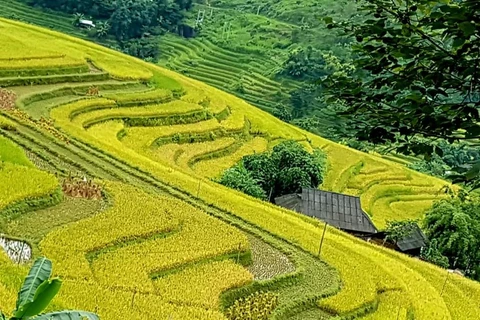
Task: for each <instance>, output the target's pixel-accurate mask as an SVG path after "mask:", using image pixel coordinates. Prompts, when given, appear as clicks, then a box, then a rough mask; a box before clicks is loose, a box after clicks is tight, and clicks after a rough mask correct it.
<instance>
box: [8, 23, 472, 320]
mask: <svg viewBox="0 0 480 320" xmlns="http://www.w3.org/2000/svg"><path fill="white" fill-rule="evenodd" d="M1 21H2V24H3V25H4V26H3V28H6V29H8V32H10V33H15V34H16V35H17V34H18V35H19V37H20V38H24V39H31V41H32V45H38V46H39V52H41V51H42V50H44V49H45V48H46V47H47V46H48V44H49V43H50V44H51V43H53V42H54V43H55V44H56V45H57V46H56V47H55V49H56V50H57V47H58V48H59V49H58V50H61V51H65V52H66V53H67V54H68V56H71V57H73V58H78V59H86V58H89V59H91V60H92V61H93V62H94V63H95V65H96V66H101V67H102V69H105V70H106V71H108V72H110V73H111V74H112V75H113V76H115V77H118V78H121V77H122V76H123V77H124V78H125V79H127V78H129V77H131V76H132V77H141V76H148V75H149V74H150V75H152V74H154V73H157V72H158V73H161V74H162V75H164V76H165V77H167V78H170V79H173V80H175V81H178V82H179V83H180V84H181V85H182V86H183V88H184V89H185V91H186V93H187V94H188V90H189V88H193V87H197V88H200V89H199V91H202V92H204V93H205V94H206V96H207V97H209V98H210V97H212V98H213V97H215V100H213V99H212V100H211V101H210V102H209V103H210V104H211V105H216V104H217V103H218V105H219V106H220V105H221V106H224V105H227V106H228V107H229V108H230V111H231V114H230V115H229V116H234V117H238V118H237V119H240V117H243V119H246V120H248V123H250V124H251V126H250V131H251V132H253V133H260V134H262V136H263V137H266V138H269V139H275V138H279V139H295V140H305V139H308V141H309V142H310V144H311V146H312V147H314V148H315V147H322V148H324V150H325V151H326V153H327V155H328V163H329V170H328V174H327V177H326V179H325V182H324V184H323V187H324V188H326V189H328V190H332V191H342V190H351V191H354V190H360V189H354V188H349V186H350V182H351V181H353V179H355V178H354V177H355V176H359V175H363V177H362V179H365V180H366V181H365V183H363V184H362V185H361V186H360V187H361V190H360V191H361V192H362V194H363V193H366V196H365V197H366V200H365V201H366V202H367V205H369V204H368V203H370V206H371V207H372V208H375V206H374V204H375V203H376V200H378V199H382V196H383V195H388V196H390V195H389V194H388V189H389V186H386V185H381V184H379V183H377V179H381V178H379V177H380V175H377V174H379V173H382V172H385V174H386V175H385V177H386V179H389V178H390V176H394V175H396V174H397V173H398V174H399V176H401V177H402V178H401V181H400V183H398V185H397V186H396V187H394V191H395V193H399V194H401V195H405V196H410V195H415V194H422V193H423V192H426V190H425V189H428V192H430V191H432V190H434V189H435V188H437V187H438V186H440V187H441V186H442V185H443V184H445V182H444V181H441V180H439V179H435V178H432V177H428V176H425V175H420V174H414V173H413V172H412V171H410V170H407V169H406V168H404V167H402V166H401V165H400V164H395V163H392V162H389V161H387V160H385V159H381V158H379V157H377V156H374V155H369V154H365V153H361V152H358V151H356V150H352V149H349V148H347V147H344V146H341V145H337V144H335V143H332V142H329V141H327V140H325V139H322V138H320V137H317V136H315V135H313V134H310V133H307V132H305V131H303V130H301V129H299V128H296V127H293V126H290V125H287V124H284V123H283V122H281V121H280V120H278V119H275V118H273V117H272V116H270V115H269V114H267V113H264V112H261V111H259V110H257V109H255V108H253V107H251V106H250V105H249V104H247V103H246V102H244V101H242V100H240V99H238V98H236V97H233V96H231V95H228V94H225V93H224V92H221V91H220V90H217V89H214V88H211V87H208V86H205V85H204V84H203V83H201V82H199V81H195V80H191V79H188V78H186V77H184V76H182V75H179V74H176V73H175V72H172V71H168V70H164V69H161V68H159V67H157V66H153V65H150V64H147V63H145V62H143V61H140V60H137V59H134V58H127V57H125V56H123V55H121V54H120V53H114V52H112V51H109V50H107V49H104V48H101V47H100V46H97V45H94V44H90V43H87V42H83V41H81V40H77V39H74V38H70V37H68V36H63V35H61V34H58V33H54V32H50V31H43V29H40V28H36V27H31V26H25V25H23V24H21V23H17V22H9V21H6V20H1ZM2 31H3V30H2ZM7 43H8V42H7ZM50 47H52V46H51V45H50ZM205 104H207V103H206V102H205ZM219 109H220V108H219ZM75 110H76V109H75V108H73V109H68V108H64V107H59V108H56V109H54V110H53V111H52V117H54V118H55V120H56V125H58V126H60V127H61V128H62V129H63V130H64V131H65V132H68V133H69V134H70V135H72V136H75V137H76V138H78V139H81V140H84V141H85V142H88V143H89V144H91V145H93V146H95V147H96V148H98V149H101V150H103V151H104V152H105V153H108V154H111V155H113V156H115V157H118V158H121V159H122V160H124V161H126V162H127V163H128V164H130V165H131V166H134V167H139V168H140V169H142V170H144V171H147V172H149V173H150V174H151V175H152V176H154V177H155V178H156V179H158V180H159V181H161V182H164V183H166V184H168V185H171V186H173V187H175V190H182V192H185V193H188V194H190V195H194V197H196V196H198V198H200V199H201V200H202V201H203V203H205V204H207V205H212V206H215V207H216V208H218V209H221V210H223V211H224V212H225V213H229V214H232V215H234V216H236V217H238V218H240V219H242V220H244V221H247V222H248V223H251V224H253V225H255V226H258V227H259V228H262V229H263V230H265V231H267V232H269V233H271V234H273V235H276V236H278V237H281V238H283V239H286V240H287V241H290V242H292V243H294V244H296V245H297V246H299V247H301V248H303V249H304V250H306V251H309V252H311V253H312V254H317V252H318V245H319V239H320V238H321V236H322V233H323V226H322V225H321V223H319V222H318V221H315V220H313V219H308V218H305V217H302V216H299V215H298V214H296V213H293V212H290V211H287V210H283V209H281V208H278V207H276V206H274V205H272V204H269V203H265V202H261V201H259V200H256V199H253V198H251V197H248V196H246V195H244V194H242V193H240V192H236V191H233V190H230V189H228V188H225V187H223V186H219V185H217V184H215V183H214V182H212V181H209V180H207V179H204V180H201V182H202V183H201V185H200V188H199V184H198V177H196V176H192V175H190V174H185V173H184V172H182V171H181V170H175V168H174V167H172V166H168V165H167V164H166V163H162V162H156V161H154V160H152V159H151V158H148V157H145V154H146V152H145V149H146V148H149V147H150V146H151V145H152V143H153V142H154V141H155V140H156V139H157V138H158V137H169V136H173V135H175V134H180V133H191V132H203V133H206V134H209V133H211V132H212V131H213V130H216V129H219V128H221V127H222V126H223V125H222V123H219V122H218V121H217V120H216V119H212V120H211V122H210V120H209V121H204V122H199V123H195V124H189V125H182V126H165V127H160V128H127V129H125V132H122V131H121V130H122V129H124V127H123V124H122V123H121V122H118V121H117V122H115V121H110V122H106V123H103V124H99V125H96V126H93V127H91V128H89V129H88V130H85V129H84V128H83V127H82V126H80V125H79V124H78V123H74V122H72V121H71V119H70V116H71V115H72V112H73V111H75ZM221 110H223V109H220V111H221ZM119 132H122V134H124V133H126V136H125V137H124V138H123V140H122V141H119V139H118V134H119ZM266 138H256V139H258V140H257V141H258V143H259V144H263V145H264V146H265V148H266V146H267V144H268V141H267V139H266ZM260 139H264V141H261V140H260ZM125 146H128V147H129V148H126V147H125ZM225 159H227V160H226V161H230V160H228V159H229V157H225ZM202 163H206V161H203V162H201V163H200V165H201V164H202ZM232 163H234V161H232ZM220 166H221V164H220ZM363 168H366V169H365V170H364V171H362V170H363ZM375 168H378V169H375ZM383 168H387V170H386V171H384V170H383ZM206 169H207V167H205V169H204V170H206ZM388 172H391V173H393V174H390V175H388V176H387V174H388ZM370 175H372V177H370ZM392 178H393V177H392ZM403 178H406V179H403ZM356 182H358V181H356ZM425 185H428V187H425ZM421 186H423V187H421ZM430 188H431V189H430ZM364 189H365V190H364ZM385 189H387V190H385ZM172 190H174V189H173V188H172ZM172 192H173V191H172ZM384 192H385V193H384ZM125 193H126V195H125V199H129V200H128V201H127V200H125V199H124V200H119V202H118V203H116V204H115V205H116V206H114V207H113V208H112V209H109V210H108V211H106V212H105V213H103V214H100V215H98V216H96V217H94V218H91V219H92V220H85V222H83V221H81V222H78V223H75V224H72V225H68V226H66V227H64V228H61V229H58V230H55V231H54V232H53V233H51V234H50V235H48V236H47V238H46V239H45V240H44V241H43V242H42V243H41V248H42V250H44V252H45V253H46V254H47V255H48V256H51V257H52V258H53V259H54V260H55V266H56V267H57V265H58V270H57V271H58V273H59V274H60V275H64V276H65V278H67V281H65V286H64V288H63V289H62V294H61V296H60V297H59V301H60V302H61V303H62V304H64V305H65V306H68V307H75V308H81V309H87V310H98V312H99V314H100V315H101V316H102V319H121V318H124V317H125V315H127V317H128V318H129V319H145V318H147V319H164V318H165V319H168V317H169V316H170V315H173V316H174V317H175V318H178V319H199V320H200V319H202V320H204V319H205V320H206V319H209V320H210V319H215V320H216V319H224V317H223V316H222V315H221V314H219V312H217V311H214V310H211V311H206V310H205V309H203V308H200V307H193V306H188V307H187V306H184V305H182V306H178V305H175V304H168V303H167V302H166V300H168V296H166V297H161V296H157V295H155V286H154V284H153V282H152V281H151V280H150V276H152V275H153V276H159V275H163V276H165V275H164V274H163V272H166V271H168V270H171V269H172V268H174V269H175V268H177V267H179V266H184V262H187V263H190V262H192V263H195V262H199V261H201V260H202V259H209V258H212V257H218V256H219V255H223V254H225V255H228V254H231V253H235V252H237V251H242V252H244V251H246V250H247V248H248V245H247V243H246V242H245V243H243V242H242V243H243V244H241V243H238V242H237V240H238V239H239V238H241V236H240V237H239V238H237V235H238V234H237V232H238V231H235V229H233V228H232V229H229V228H228V227H227V228H226V227H225V226H224V225H220V224H219V222H218V221H217V220H214V221H216V222H215V223H214V222H212V223H210V220H209V219H208V218H205V217H208V216H206V215H204V214H203V213H201V212H200V211H198V210H197V209H192V208H191V207H190V206H188V205H186V204H185V203H180V202H179V200H172V201H173V202H175V203H177V202H178V205H177V204H171V203H170V202H169V201H168V200H165V199H164V200H159V199H157V200H152V199H151V198H153V196H150V195H142V196H135V199H136V200H135V199H130V198H128V197H129V196H132V197H134V196H133V191H131V190H130V189H128V190H127V191H125ZM162 199H163V198H162ZM130 200H131V201H130ZM134 201H139V202H134ZM157 201H158V202H157ZM167 202H168V205H167V207H172V208H178V210H176V211H175V212H170V214H169V211H168V210H157V208H162V209H163V208H164V206H165V203H167ZM377 202H378V201H377ZM135 203H142V206H143V203H146V210H147V212H143V211H142V210H143V209H142V208H141V207H140V206H139V205H135ZM379 203H381V202H379ZM386 204H387V202H385V209H382V212H384V215H385V219H386V218H387V217H389V218H394V217H395V215H399V214H400V213H399V212H397V211H395V210H392V209H390V210H388V211H387V205H386ZM382 206H383V205H382ZM186 207H188V209H185V208H186ZM407 210H408V209H406V210H402V213H405V216H406V215H409V212H408V211H407ZM126 211H128V212H130V213H134V215H135V217H138V216H141V215H142V214H143V215H145V216H147V217H148V219H144V220H143V219H142V220H140V219H134V218H133V217H131V216H128V217H127V216H126ZM154 213H155V214H154ZM177 214H178V215H180V217H178V216H177V218H176V219H177V220H175V219H174V218H173V217H174V216H176V215H177ZM189 214H190V215H193V216H194V217H192V218H191V216H189ZM415 214H417V213H415ZM105 216H107V217H108V218H109V219H106V220H102V218H101V217H105ZM374 216H375V213H374ZM182 217H188V219H187V220H188V222H191V223H187V224H186V225H185V226H184V228H183V229H179V228H178V226H180V225H181V223H180V221H182ZM190 218H191V219H190ZM93 219H95V220H93ZM211 219H213V218H211ZM92 221H93V222H95V223H93V222H92ZM212 221H213V220H212ZM126 225H128V228H127V226H126ZM202 228H205V229H206V230H207V232H204V233H201V232H200V231H203V229H202ZM125 229H128V230H125ZM220 229H221V230H227V229H228V230H230V231H231V232H229V233H228V234H222V233H219V230H220ZM131 230H133V231H132V232H130V231H131ZM199 230H200V231H199ZM169 231H171V234H170V233H169ZM187 231H188V232H187ZM159 232H160V233H159ZM165 232H167V233H165ZM219 235H221V236H222V237H223V238H224V239H225V241H218V236H219ZM156 236H158V237H159V238H156ZM161 236H163V238H161ZM193 236H196V237H197V238H196V239H202V243H204V244H205V245H206V249H205V247H199V246H196V244H195V243H193V244H192V242H193V241H194V240H192V239H193V238H192V237H193ZM78 239H82V241H78ZM83 240H85V241H83ZM166 244H167V245H168V246H171V247H173V248H177V249H178V248H180V249H181V250H179V252H175V253H171V254H170V253H169V254H167V253H166V252H165V251H162V252H160V255H159V257H160V258H161V259H158V258H157V259H155V258H154V257H153V255H147V254H145V252H155V253H156V251H155V250H159V249H158V248H161V249H163V248H165V245H166ZM236 246H238V248H236ZM186 248H192V250H194V251H195V252H194V253H193V254H191V253H189V252H186V251H185V250H186ZM239 249H240V250H239ZM139 252H141V254H139ZM86 254H87V257H88V258H89V259H90V260H89V259H87V258H86V256H85V255H86ZM321 258H322V259H323V260H324V261H325V262H326V263H328V264H330V265H332V266H333V267H335V268H336V269H337V270H338V272H339V274H340V276H341V280H342V284H341V290H340V292H339V293H338V294H337V295H334V296H332V297H329V298H327V299H323V300H320V301H318V304H319V305H320V306H322V307H324V308H327V309H328V310H329V311H331V312H333V313H338V314H348V313H351V312H360V311H364V310H363V309H365V308H369V307H372V306H375V305H376V304H377V303H378V307H379V309H378V310H377V312H378V313H379V317H380V315H383V314H386V315H389V316H390V315H391V314H394V313H392V312H391V310H394V309H395V307H396V306H401V308H404V309H405V310H407V309H408V310H411V311H410V312H411V313H412V315H413V316H414V317H415V318H416V319H425V320H437V319H445V320H453V319H455V320H457V319H460V320H471V319H476V318H478V314H480V306H479V305H478V301H479V299H480V285H479V284H478V283H475V282H473V281H469V280H467V279H461V278H460V277H457V276H452V277H451V279H450V280H451V281H450V280H449V282H448V284H447V285H446V286H445V290H444V292H443V294H441V290H442V284H443V283H442V279H444V276H445V271H444V270H442V269H440V268H437V267H434V266H432V265H429V264H426V263H424V262H422V261H418V260H414V259H411V258H408V257H406V256H404V255H402V254H399V253H396V252H393V251H391V250H388V249H385V248H381V247H378V246H375V245H373V244H368V243H366V242H364V241H362V240H359V239H356V238H353V237H351V236H349V235H347V234H345V233H343V232H340V231H338V230H336V229H334V228H328V231H327V233H326V236H325V241H324V244H323V248H322V252H321ZM90 261H92V263H91V264H90ZM90 266H92V268H91V269H90ZM116 274H119V275H120V276H119V277H115V275H116ZM83 277H85V278H86V280H84V279H83ZM96 279H98V281H97V280H96ZM235 279H236V277H232V278H231V279H230V280H232V282H228V281H226V282H225V283H224V284H226V283H227V282H228V283H233V282H235V281H236V280H235ZM111 284H114V285H115V287H113V286H112V285H111ZM119 287H120V288H119ZM137 289H138V294H137V295H135V297H134V299H133V300H134V301H133V303H132V292H137V291H136V290H137ZM0 290H1V289H0ZM392 290H398V292H400V293H401V295H402V299H396V298H395V297H393V298H389V297H388V296H386V297H387V298H384V297H383V295H382V294H381V292H388V293H390V292H394V291H392ZM173 295H176V293H175V294H174V293H172V296H173ZM457 297H460V298H457ZM460 300H461V301H460ZM198 301H199V300H198ZM204 301H205V300H204ZM2 304H3V301H1V300H0V307H2V308H3V305H2ZM132 305H133V306H134V307H132ZM380 308H381V309H380ZM401 310H403V309H401ZM402 312H404V311H400V313H397V314H399V315H401V316H403V313H402ZM374 315H375V313H374Z"/></svg>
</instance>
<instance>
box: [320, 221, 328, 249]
mask: <svg viewBox="0 0 480 320" xmlns="http://www.w3.org/2000/svg"><path fill="white" fill-rule="evenodd" d="M327 224H328V223H326V222H325V227H323V233H322V239H321V240H320V247H319V248H318V257H320V253H321V252H322V246H323V239H324V238H325V232H327Z"/></svg>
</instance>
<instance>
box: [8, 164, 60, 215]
mask: <svg viewBox="0 0 480 320" xmlns="http://www.w3.org/2000/svg"><path fill="white" fill-rule="evenodd" d="M0 181H1V183H0V212H1V211H2V210H3V209H5V208H6V207H7V206H9V205H12V204H14V203H16V202H19V201H21V200H24V199H26V198H29V199H33V198H39V197H43V196H46V195H49V194H52V193H53V192H54V191H55V190H56V189H57V188H58V182H57V179H55V177H54V176H53V175H51V174H48V173H46V172H42V171H40V170H37V169H35V168H31V167H25V166H22V165H16V164H13V163H11V162H4V163H0Z"/></svg>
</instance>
